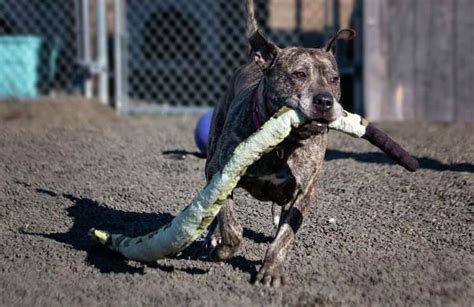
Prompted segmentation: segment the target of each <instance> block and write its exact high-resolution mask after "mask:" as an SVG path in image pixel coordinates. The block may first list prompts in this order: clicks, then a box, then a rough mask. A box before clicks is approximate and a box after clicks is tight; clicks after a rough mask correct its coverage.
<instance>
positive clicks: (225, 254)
mask: <svg viewBox="0 0 474 307" xmlns="http://www.w3.org/2000/svg"><path fill="white" fill-rule="evenodd" d="M238 249H239V246H231V245H226V244H219V245H217V246H216V247H215V248H213V249H212V250H211V252H210V253H209V259H210V260H211V261H215V262H220V261H225V260H227V259H229V258H230V257H232V256H233V255H235V253H236V252H237V250H238Z"/></svg>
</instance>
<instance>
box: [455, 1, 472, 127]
mask: <svg viewBox="0 0 474 307" xmlns="http://www.w3.org/2000/svg"><path fill="white" fill-rule="evenodd" d="M455 27H456V29H455V33H456V34H455V35H456V36H455V40H456V45H455V50H454V54H455V60H456V75H455V87H456V114H455V117H456V119H457V120H462V121H470V122H474V30H473V29H474V1H473V0H457V3H456V25H455Z"/></svg>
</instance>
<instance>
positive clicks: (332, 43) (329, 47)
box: [323, 29, 355, 53]
mask: <svg viewBox="0 0 474 307" xmlns="http://www.w3.org/2000/svg"><path fill="white" fill-rule="evenodd" d="M354 36H355V31H354V30H352V29H341V30H339V31H338V32H337V33H336V35H334V36H333V37H331V39H330V40H329V41H328V42H327V43H326V45H324V48H323V49H324V50H325V51H326V52H329V51H331V52H332V53H334V52H335V49H336V48H335V47H336V41H337V40H338V39H343V40H346V41H348V40H351V39H353V38H354Z"/></svg>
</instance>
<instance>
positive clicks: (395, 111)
mask: <svg viewBox="0 0 474 307" xmlns="http://www.w3.org/2000/svg"><path fill="white" fill-rule="evenodd" d="M363 71H364V99H365V102H364V107H365V114H366V116H367V117H368V118H369V119H371V120H402V119H403V120H434V121H455V120H459V121H471V122H473V121H474V0H364V66H363Z"/></svg>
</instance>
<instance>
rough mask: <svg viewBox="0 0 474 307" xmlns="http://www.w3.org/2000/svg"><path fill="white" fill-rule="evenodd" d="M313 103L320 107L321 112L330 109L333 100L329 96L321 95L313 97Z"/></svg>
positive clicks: (326, 94) (327, 94)
mask: <svg viewBox="0 0 474 307" xmlns="http://www.w3.org/2000/svg"><path fill="white" fill-rule="evenodd" d="M313 103H314V104H315V105H317V106H319V107H321V108H322V109H323V110H329V109H330V108H332V105H333V103H334V99H333V97H332V95H331V94H329V93H322V94H318V95H316V96H314V98H313Z"/></svg>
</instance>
